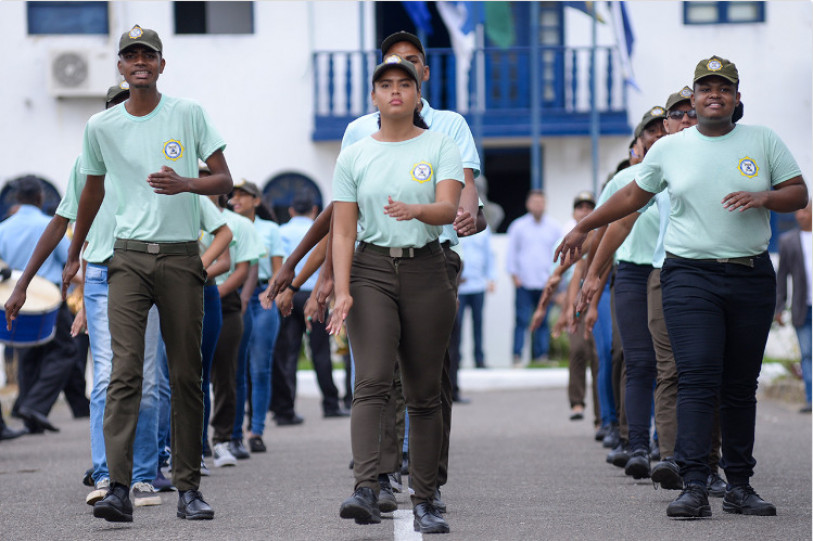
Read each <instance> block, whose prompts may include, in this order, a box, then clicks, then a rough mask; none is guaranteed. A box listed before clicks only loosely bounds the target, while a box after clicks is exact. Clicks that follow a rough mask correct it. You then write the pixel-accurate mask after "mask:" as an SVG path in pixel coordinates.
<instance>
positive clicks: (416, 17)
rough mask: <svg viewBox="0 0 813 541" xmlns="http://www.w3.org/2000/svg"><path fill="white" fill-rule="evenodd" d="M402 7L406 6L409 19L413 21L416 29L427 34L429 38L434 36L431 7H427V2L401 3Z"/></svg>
mask: <svg viewBox="0 0 813 541" xmlns="http://www.w3.org/2000/svg"><path fill="white" fill-rule="evenodd" d="M401 5H402V6H404V10H405V11H406V12H407V15H409V18H410V19H412V22H413V23H414V24H415V27H416V28H417V29H418V30H419V31H421V32H425V33H426V35H427V36H431V35H432V32H433V30H432V14H431V13H429V7H428V6H427V5H426V2H401Z"/></svg>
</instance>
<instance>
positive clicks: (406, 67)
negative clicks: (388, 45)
mask: <svg viewBox="0 0 813 541" xmlns="http://www.w3.org/2000/svg"><path fill="white" fill-rule="evenodd" d="M390 68H399V69H401V70H403V71H405V72H406V74H407V75H409V76H410V77H412V79H414V80H415V83H416V84H417V85H419V86H420V84H421V82H420V79H418V70H416V69H415V64H413V63H412V62H410V61H409V60H406V59H405V58H403V57H401V56H399V55H397V54H391V55H387V58H385V59H384V61H383V62H381V63H380V64H379V65H378V66H376V68H375V71H374V72H373V84H375V82H376V81H377V80H378V79H380V78H381V75H382V74H383V73H384V72H385V71H386V70H388V69H390Z"/></svg>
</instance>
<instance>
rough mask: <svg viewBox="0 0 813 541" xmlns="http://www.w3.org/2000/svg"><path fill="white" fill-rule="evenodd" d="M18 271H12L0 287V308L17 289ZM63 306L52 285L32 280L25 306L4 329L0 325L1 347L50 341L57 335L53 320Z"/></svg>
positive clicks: (2, 325)
mask: <svg viewBox="0 0 813 541" xmlns="http://www.w3.org/2000/svg"><path fill="white" fill-rule="evenodd" d="M21 274H22V272H21V271H16V270H15V271H13V272H12V273H11V278H10V279H8V280H6V281H4V282H2V283H0V305H2V304H5V303H6V301H7V300H8V298H9V297H10V296H11V292H12V291H13V290H14V286H15V285H17V280H18V279H19V278H20V275H21ZM61 304H62V293H61V292H60V291H59V288H58V287H56V286H55V285H54V284H52V283H51V282H49V281H48V280H46V279H45V278H40V277H39V276H34V279H33V280H31V284H30V285H29V286H28V291H27V292H26V299H25V304H24V305H23V307H22V308H21V309H20V313H19V314H17V319H15V320H14V321H13V322H12V324H11V330H10V331H9V330H7V329H6V325H5V322H3V323H2V324H0V343H2V344H6V345H8V346H14V347H31V346H39V345H41V344H45V343H46V342H49V341H51V340H52V339H53V338H54V335H55V334H56V318H57V312H59V307H60V305H61Z"/></svg>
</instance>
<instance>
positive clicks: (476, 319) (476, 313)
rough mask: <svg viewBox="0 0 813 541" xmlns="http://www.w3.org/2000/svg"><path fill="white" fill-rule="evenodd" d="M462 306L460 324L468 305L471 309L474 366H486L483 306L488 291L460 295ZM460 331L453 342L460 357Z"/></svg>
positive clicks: (458, 316)
mask: <svg viewBox="0 0 813 541" xmlns="http://www.w3.org/2000/svg"><path fill="white" fill-rule="evenodd" d="M457 298H458V300H459V301H460V306H459V307H458V309H457V320H458V323H457V324H458V325H459V326H462V325H463V320H464V316H465V314H466V307H468V308H470V309H471V323H472V332H473V335H474V366H476V367H477V368H484V367H485V353H484V352H483V306H484V305H485V298H486V293H485V291H480V292H479V293H467V294H465V295H458V296H457ZM460 334H461V333H460V331H458V332H457V339H456V340H455V341H454V342H452V343H453V344H455V347H456V348H457V358H458V359H460Z"/></svg>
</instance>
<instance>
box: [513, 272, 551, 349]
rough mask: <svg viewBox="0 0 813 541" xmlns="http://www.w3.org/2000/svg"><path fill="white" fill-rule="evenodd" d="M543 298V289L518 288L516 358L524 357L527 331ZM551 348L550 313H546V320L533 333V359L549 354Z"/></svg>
mask: <svg viewBox="0 0 813 541" xmlns="http://www.w3.org/2000/svg"><path fill="white" fill-rule="evenodd" d="M541 296H542V290H541V289H525V288H524V287H518V288H517V289H516V297H515V299H514V309H515V320H514V357H521V356H522V348H523V346H524V345H525V331H527V330H528V325H529V324H530V323H531V316H533V313H534V310H536V305H537V304H538V303H539V298H540V297H541ZM549 348H550V330H549V329H548V312H545V319H543V320H542V324H541V325H540V326H539V328H538V329H536V330H535V331H534V332H532V333H531V358H532V359H536V358H538V357H541V356H542V355H547V354H548V349H549Z"/></svg>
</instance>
